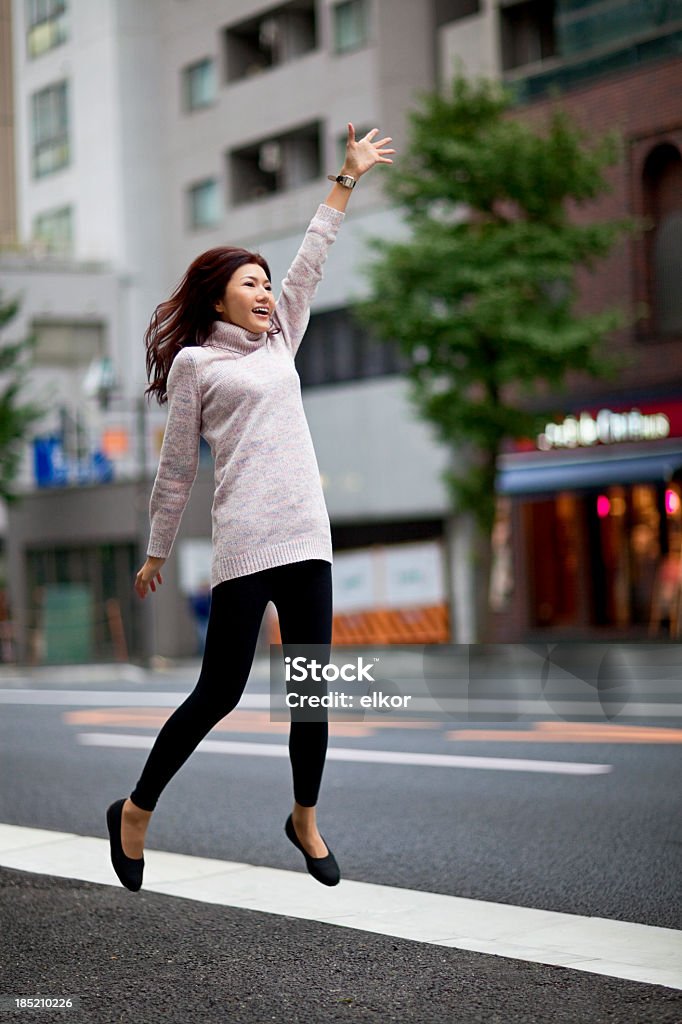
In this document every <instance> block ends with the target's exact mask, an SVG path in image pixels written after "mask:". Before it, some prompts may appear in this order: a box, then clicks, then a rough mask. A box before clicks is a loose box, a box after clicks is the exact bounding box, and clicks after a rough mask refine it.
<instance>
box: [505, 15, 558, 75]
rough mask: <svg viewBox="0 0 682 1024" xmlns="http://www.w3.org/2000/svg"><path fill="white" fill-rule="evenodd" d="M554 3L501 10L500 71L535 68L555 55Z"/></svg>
mask: <svg viewBox="0 0 682 1024" xmlns="http://www.w3.org/2000/svg"><path fill="white" fill-rule="evenodd" d="M554 22H555V0H526V2H525V3H519V4H513V5H511V6H509V7H503V8H501V9H500V37H501V45H502V68H503V70H504V71H509V70H511V69H512V68H518V67H522V66H523V65H525V64H535V63H536V62H538V61H542V60H546V59H547V58H548V57H552V56H554V54H555V53H556V39H555V27H554Z"/></svg>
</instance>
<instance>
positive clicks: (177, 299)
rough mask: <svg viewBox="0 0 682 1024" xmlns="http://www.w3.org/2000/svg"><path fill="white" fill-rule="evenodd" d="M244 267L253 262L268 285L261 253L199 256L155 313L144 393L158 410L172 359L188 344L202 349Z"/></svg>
mask: <svg viewBox="0 0 682 1024" xmlns="http://www.w3.org/2000/svg"><path fill="white" fill-rule="evenodd" d="M245 263H257V264H258V266H259V267H261V268H262V269H263V270H264V271H265V273H266V274H267V276H268V280H269V281H271V280H272V278H271V277H270V268H269V266H268V264H267V261H266V260H265V258H264V257H263V256H261V255H260V253H257V252H249V251H248V249H240V248H237V247H236V246H218V247H217V248H216V249H209V250H208V251H207V252H204V253H202V254H201V256H197V258H196V259H195V260H194V263H192V264H191V265H190V267H189V268H188V270H187V272H186V274H185V276H184V277H183V279H182V280H181V281H180V284H179V285H178V286H177V288H176V289H175V291H174V292H173V294H172V295H171V297H170V299H168V300H167V301H166V302H162V303H160V305H158V306H157V307H156V309H155V310H154V312H153V314H152V318H151V320H150V323H149V327H148V328H147V330H146V331H145V335H144V343H145V348H146V350H147V354H146V365H147V379H148V380H149V381H150V384H149V387H148V388H147V389H146V391H145V394H146V395H150V396H151V395H155V396H156V399H157V401H158V403H159V405H163V403H164V402H166V401H167V400H168V395H167V392H166V382H167V381H168V374H169V373H170V368H171V366H172V365H173V360H174V359H175V357H176V355H177V354H178V352H179V351H180V349H181V348H186V347H187V346H188V345H203V343H204V342H205V341H206V339H207V338H208V336H209V334H210V333H211V330H212V328H213V324H214V322H215V321H216V320H218V319H219V316H218V313H217V312H216V310H215V308H214V303H216V302H219V301H220V299H222V297H223V295H224V294H225V288H226V287H227V282H228V281H229V280H230V278H231V277H232V275H233V274H234V272H235V270H237V269H238V268H239V267H242V266H244V264H245ZM269 333H270V334H277V333H279V328H278V327H275V326H273V327H272V328H271V330H270V331H269Z"/></svg>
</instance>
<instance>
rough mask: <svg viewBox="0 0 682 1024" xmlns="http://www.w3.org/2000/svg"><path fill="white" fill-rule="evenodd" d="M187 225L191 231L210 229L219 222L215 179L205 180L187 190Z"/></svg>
mask: <svg viewBox="0 0 682 1024" xmlns="http://www.w3.org/2000/svg"><path fill="white" fill-rule="evenodd" d="M188 196H189V223H190V227H191V228H193V229H197V228H210V227H215V225H216V224H217V223H218V222H219V220H220V206H219V203H218V183H217V181H216V180H215V178H207V179H206V181H200V182H198V183H197V184H196V185H192V186H191V188H189V189H188Z"/></svg>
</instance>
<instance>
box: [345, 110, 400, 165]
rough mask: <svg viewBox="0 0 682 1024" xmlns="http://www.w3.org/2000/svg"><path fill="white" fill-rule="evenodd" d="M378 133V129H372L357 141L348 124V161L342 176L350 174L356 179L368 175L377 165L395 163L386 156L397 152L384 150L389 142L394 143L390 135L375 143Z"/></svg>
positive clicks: (351, 126)
mask: <svg viewBox="0 0 682 1024" xmlns="http://www.w3.org/2000/svg"><path fill="white" fill-rule="evenodd" d="M378 131H379V129H378V128H372V130H371V131H369V132H367V134H366V135H365V136H364V137H363V138H362V139H358V140H356V138H355V129H354V128H353V125H352V124H351V123H350V121H349V122H348V139H347V140H346V159H345V160H344V162H343V170H342V172H341V173H342V174H350V175H352V176H353V177H354V178H359V177H360V176H361V175H363V174H366V173H367V171H369V170H371V168H372V167H374V165H375V164H392V163H393V161H392V160H389V159H388V157H386V156H385V154H386V153H395V150H394V149H384V148H383V147H384V146H385V145H386V143H387V142H392V141H393V140H392V139H391V137H390V135H389V136H387V137H386V138H385V139H380V140H379V141H378V142H375V141H374V136H375V135H377V134H378Z"/></svg>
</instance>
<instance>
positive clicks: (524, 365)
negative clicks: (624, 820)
mask: <svg viewBox="0 0 682 1024" xmlns="http://www.w3.org/2000/svg"><path fill="white" fill-rule="evenodd" d="M451 85H452V88H451V92H450V94H449V95H441V94H437V93H436V94H431V93H421V94H419V95H420V97H421V101H422V108H421V109H418V110H415V111H411V112H409V114H408V119H409V122H410V127H409V130H408V135H409V137H408V145H407V150H406V154H405V156H404V157H403V158H401V159H399V160H397V161H396V164H395V165H394V166H393V168H392V169H391V172H390V174H387V175H386V178H385V186H384V187H385V189H386V192H387V195H388V196H389V198H390V199H391V200H392V202H393V204H394V205H396V206H398V207H399V208H401V209H402V212H403V216H404V221H405V223H406V225H407V226H408V228H409V237H408V238H407V239H406V240H404V241H387V240H385V239H383V238H373V239H370V240H369V241H368V244H369V247H370V249H371V250H372V251H373V252H374V253H376V254H377V257H376V258H374V259H371V260H370V261H369V262H368V263H367V264H366V272H367V274H368V276H369V280H370V294H369V296H368V297H367V298H366V299H364V300H362V301H361V302H358V303H356V304H355V305H354V306H353V312H354V315H355V317H356V319H357V320H358V321H359V322H360V323H361V324H362V325H364V326H366V327H367V328H368V329H369V330H370V332H371V333H372V334H373V335H374V336H375V337H376V338H378V339H379V340H380V341H383V342H391V343H394V344H397V345H398V346H399V348H400V350H401V351H402V352H403V353H404V354H405V355H406V356H407V357H408V369H407V371H406V372H407V376H408V378H409V380H410V383H411V388H410V394H411V398H412V400H413V402H414V403H415V405H416V408H417V410H418V413H419V415H420V416H421V417H422V418H424V419H426V420H427V421H429V422H430V423H431V424H432V425H433V427H434V428H435V431H436V433H437V435H438V437H439V439H440V440H441V441H443V442H444V443H445V444H447V445H448V446H450V448H451V450H452V454H453V459H452V465H453V466H455V465H456V466H457V467H458V468H457V469H455V468H449V469H448V470H447V471H446V473H445V475H444V480H445V483H446V485H447V487H448V490H449V494H450V496H451V500H452V503H453V509H454V511H470V512H472V513H473V514H474V516H475V517H476V520H477V522H478V524H479V526H480V527H481V528H482V530H483V531H484V532H486V533H488V534H489V533H490V530H491V527H492V524H493V521H494V514H495V466H496V459H497V456H498V454H499V452H500V450H501V447H502V443H503V441H504V439H505V438H519V437H532V436H534V435H535V434H536V433H538V432H539V431H540V430H541V429H542V426H543V425H544V424H545V423H546V421H547V418H551V416H552V413H553V412H554V410H552V409H543V410H541V411H540V410H538V409H537V401H536V402H535V403H534V404H535V410H534V411H533V410H532V408H531V406H532V405H533V403H529V402H528V399H529V397H531V396H532V395H533V394H535V395H536V396H537V394H538V393H539V392H538V384H539V383H540V382H545V384H546V385H548V386H549V387H550V388H551V387H554V388H557V387H559V386H561V385H562V382H563V381H564V379H565V376H566V374H567V373H568V372H569V371H575V370H582V371H585V372H586V373H588V374H590V375H594V376H601V375H609V374H612V373H614V372H615V371H616V370H617V369H618V366H619V365H620V364H619V361H618V360H617V358H616V357H614V356H613V355H607V354H606V351H605V349H606V346H605V344H604V343H605V341H606V340H607V338H608V335H609V334H610V332H612V331H614V330H615V329H617V328H619V327H621V326H623V325H624V324H626V323H627V322H628V320H627V317H626V315H625V314H624V312H623V311H622V310H620V309H604V310H600V311H598V312H596V313H590V314H579V313H577V312H576V311H575V308H574V304H575V300H576V285H575V275H576V270H577V269H578V268H579V267H584V268H587V269H589V270H594V269H595V268H596V267H597V265H598V262H599V260H601V259H603V258H604V257H605V256H606V255H607V254H608V253H609V251H610V250H611V248H612V246H613V245H614V243H615V242H616V240H617V239H618V238H619V237H620V236H621V235H623V234H626V233H628V232H633V231H636V230H639V228H640V227H641V225H640V224H639V223H638V222H637V221H635V220H634V219H632V218H629V217H627V218H621V219H616V220H612V221H609V222H604V221H602V222H599V223H594V222H588V223H576V222H574V221H572V220H571V219H570V211H569V210H568V208H567V206H568V203H569V201H571V202H572V203H573V204H574V205H576V206H577V205H580V204H583V203H587V202H589V201H590V200H593V199H595V198H597V197H598V196H599V195H601V194H602V192H604V191H611V187H610V185H609V183H608V181H607V179H606V178H605V176H604V173H603V169H604V167H606V166H608V165H610V164H613V163H615V162H616V161H617V160H618V159H620V156H621V153H622V143H621V141H620V140H619V138H618V136H617V135H616V134H615V133H611V134H609V135H606V136H604V137H602V138H599V139H596V140H591V141H590V144H588V140H587V139H586V138H585V136H584V135H583V133H582V132H581V130H580V129H579V127H578V126H577V125H576V124H574V123H573V122H572V121H571V120H570V118H569V116H568V115H567V114H566V113H565V112H564V111H563V110H561V109H560V108H558V107H556V106H555V107H554V108H553V109H552V111H551V116H550V117H549V123H548V125H547V127H546V129H545V130H544V131H536V130H535V129H534V128H533V127H532V126H531V125H530V124H529V123H528V122H527V121H526V120H524V119H523V117H522V116H521V117H512V116H509V112H510V108H511V107H512V104H513V94H512V93H511V92H510V91H509V90H507V89H506V88H505V87H504V86H501V85H500V84H499V83H497V82H494V81H490V80H486V79H484V78H479V79H477V80H469V79H467V78H466V77H465V76H464V75H462V74H461V73H460V72H459V71H458V72H457V73H456V74H455V76H454V77H453V79H452V83H451Z"/></svg>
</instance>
